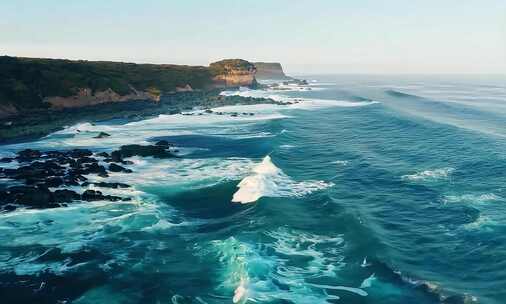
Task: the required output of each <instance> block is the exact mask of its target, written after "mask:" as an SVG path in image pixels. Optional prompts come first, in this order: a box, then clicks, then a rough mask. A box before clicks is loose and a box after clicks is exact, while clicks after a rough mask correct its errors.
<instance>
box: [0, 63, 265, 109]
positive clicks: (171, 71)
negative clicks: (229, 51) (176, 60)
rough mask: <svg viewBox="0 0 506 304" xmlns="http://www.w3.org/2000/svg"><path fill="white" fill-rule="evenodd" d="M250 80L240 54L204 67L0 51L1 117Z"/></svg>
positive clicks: (157, 96)
mask: <svg viewBox="0 0 506 304" xmlns="http://www.w3.org/2000/svg"><path fill="white" fill-rule="evenodd" d="M255 84H256V81H255V69H254V66H253V64H251V63H249V62H247V61H245V60H240V59H233V60H222V61H219V62H216V63H212V64H211V65H210V66H209V67H203V66H186V65H169V64H162V65H156V64H134V63H123V62H107V61H71V60H61V59H39V58H18V57H8V56H0V118H5V117H8V116H13V115H17V114H22V113H26V112H29V111H32V110H41V109H56V110H57V109H63V108H78V107H84V106H93V105H98V104H102V103H118V102H125V101H134V100H144V101H151V102H153V103H157V102H159V100H160V96H162V95H164V94H170V93H173V92H188V91H192V90H211V89H214V88H226V87H232V86H254V85H255Z"/></svg>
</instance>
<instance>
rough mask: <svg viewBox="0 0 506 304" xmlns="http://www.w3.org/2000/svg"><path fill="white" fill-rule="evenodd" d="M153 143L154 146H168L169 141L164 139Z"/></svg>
mask: <svg viewBox="0 0 506 304" xmlns="http://www.w3.org/2000/svg"><path fill="white" fill-rule="evenodd" d="M155 145H156V146H162V147H168V146H170V144H169V142H168V141H166V140H160V141H157V142H156V144H155Z"/></svg>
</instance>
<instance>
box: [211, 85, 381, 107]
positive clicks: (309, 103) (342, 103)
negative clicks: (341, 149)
mask: <svg viewBox="0 0 506 304" xmlns="http://www.w3.org/2000/svg"><path fill="white" fill-rule="evenodd" d="M221 94H222V95H225V96H231V95H237V96H242V97H255V98H270V99H273V100H275V101H278V102H284V103H291V104H288V105H284V106H282V108H279V107H280V106H277V105H266V106H269V107H271V108H276V107H277V108H278V109H303V110H311V109H320V108H328V107H363V106H370V105H373V104H378V103H380V102H378V101H349V100H329V99H316V98H295V97H289V96H284V95H282V91H279V92H276V93H275V94H272V91H269V90H250V91H225V92H222V93H221Z"/></svg>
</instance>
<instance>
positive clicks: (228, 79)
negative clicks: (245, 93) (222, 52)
mask: <svg viewBox="0 0 506 304" xmlns="http://www.w3.org/2000/svg"><path fill="white" fill-rule="evenodd" d="M209 68H210V70H211V73H212V74H213V75H214V77H213V84H214V87H239V86H245V87H250V86H255V85H256V79H255V73H256V68H255V66H254V65H253V64H252V63H251V62H248V61H246V60H242V59H226V60H222V61H218V62H214V63H211V65H210V66H209Z"/></svg>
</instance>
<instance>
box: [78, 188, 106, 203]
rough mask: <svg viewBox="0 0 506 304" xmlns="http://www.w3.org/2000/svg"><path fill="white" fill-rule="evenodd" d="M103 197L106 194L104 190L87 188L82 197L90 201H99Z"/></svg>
mask: <svg viewBox="0 0 506 304" xmlns="http://www.w3.org/2000/svg"><path fill="white" fill-rule="evenodd" d="M103 197H104V195H103V194H102V192H100V191H96V190H86V191H84V192H83V194H81V199H82V200H83V201H88V202H91V201H99V200H102V199H103Z"/></svg>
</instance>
